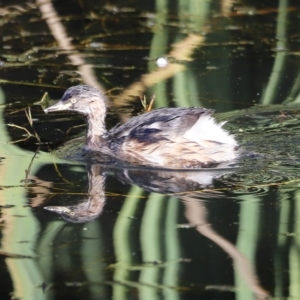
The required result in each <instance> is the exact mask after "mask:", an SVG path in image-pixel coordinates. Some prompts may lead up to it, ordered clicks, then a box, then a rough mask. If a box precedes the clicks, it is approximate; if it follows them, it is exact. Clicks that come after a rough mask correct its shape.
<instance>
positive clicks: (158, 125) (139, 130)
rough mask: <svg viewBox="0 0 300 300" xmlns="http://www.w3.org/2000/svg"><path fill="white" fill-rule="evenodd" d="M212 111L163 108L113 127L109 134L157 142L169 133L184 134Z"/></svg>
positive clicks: (112, 136) (114, 136)
mask: <svg viewBox="0 0 300 300" xmlns="http://www.w3.org/2000/svg"><path fill="white" fill-rule="evenodd" d="M212 113H213V111H212V110H209V109H205V108H161V109H157V110H153V111H151V112H148V113H145V114H143V115H140V116H137V117H134V118H132V119H130V120H129V121H128V122H127V123H125V124H123V125H121V126H118V127H115V128H113V129H112V130H111V131H110V132H109V134H110V136H111V138H114V139H116V138H117V139H118V138H124V137H125V136H128V137H129V138H131V139H136V140H138V141H140V142H156V141H159V140H162V139H165V138H167V137H168V136H169V135H181V134H184V132H185V131H187V130H188V129H190V128H191V127H192V126H193V125H194V124H195V123H196V122H197V120H198V119H199V117H200V116H201V115H210V114H212Z"/></svg>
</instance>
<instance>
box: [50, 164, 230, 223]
mask: <svg viewBox="0 0 300 300" xmlns="http://www.w3.org/2000/svg"><path fill="white" fill-rule="evenodd" d="M113 172H114V175H115V176H116V177H117V178H118V179H119V180H120V181H121V182H122V183H126V184H130V185H137V186H139V187H141V188H143V189H144V190H146V191H150V192H155V193H161V194H170V195H171V194H178V193H185V192H189V193H191V192H194V193H196V194H198V193H200V192H201V191H202V190H203V189H204V188H207V187H209V186H211V185H212V183H213V181H214V180H215V178H218V177H220V176H221V175H222V171H219V170H210V171H199V170H198V171H179V172H175V171H168V170H154V169H115V170H114V171H113ZM223 173H224V171H223ZM226 173H228V171H227V172H226ZM87 174H88V184H89V190H88V196H87V197H86V198H83V199H81V201H80V202H79V203H77V204H74V205H70V206H46V207H44V208H45V209H46V210H49V211H52V212H55V213H58V214H60V215H61V216H62V218H63V219H65V220H66V221H68V222H72V223H86V222H90V221H92V220H94V219H95V218H97V217H98V216H99V215H100V214H101V212H102V210H103V208H104V204H105V191H104V186H105V180H106V169H105V168H103V167H101V166H100V165H97V164H95V165H87ZM216 194H217V193H216V192H213V191H212V192H211V193H210V195H214V196H216ZM206 197H207V193H206Z"/></svg>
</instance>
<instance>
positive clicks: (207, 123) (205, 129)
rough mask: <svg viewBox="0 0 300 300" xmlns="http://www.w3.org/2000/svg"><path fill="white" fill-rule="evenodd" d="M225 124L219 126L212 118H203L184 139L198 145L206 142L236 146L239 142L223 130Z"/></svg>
mask: <svg viewBox="0 0 300 300" xmlns="http://www.w3.org/2000/svg"><path fill="white" fill-rule="evenodd" d="M224 124H225V123H224V122H222V123H221V124H217V123H216V121H215V120H214V119H213V118H212V117H210V116H201V117H200V118H199V120H198V121H197V122H196V123H195V125H194V126H193V127H192V128H190V129H189V130H188V131H187V132H186V133H185V134H184V137H185V138H186V139H188V140H190V141H194V142H196V143H199V142H200V141H201V140H206V141H214V142H217V143H222V144H229V145H232V146H236V145H237V142H236V141H235V139H234V137H233V136H232V135H230V134H229V133H228V132H227V131H226V130H225V129H223V128H222V125H224Z"/></svg>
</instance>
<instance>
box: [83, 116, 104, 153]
mask: <svg viewBox="0 0 300 300" xmlns="http://www.w3.org/2000/svg"><path fill="white" fill-rule="evenodd" d="M86 123H87V134H86V147H87V149H89V150H99V148H100V147H101V146H103V145H101V144H102V143H103V142H104V140H105V136H106V134H107V130H106V128H105V122H104V116H103V115H102V116H101V115H95V116H89V117H88V118H87V119H86Z"/></svg>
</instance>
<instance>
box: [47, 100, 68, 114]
mask: <svg viewBox="0 0 300 300" xmlns="http://www.w3.org/2000/svg"><path fill="white" fill-rule="evenodd" d="M71 105H72V104H71V103H63V102H62V101H58V102H57V103H55V104H53V105H52V106H49V107H48V108H46V109H44V112H45V113H46V114H47V113H48V112H52V111H61V110H68V109H69V108H70V106H71Z"/></svg>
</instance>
